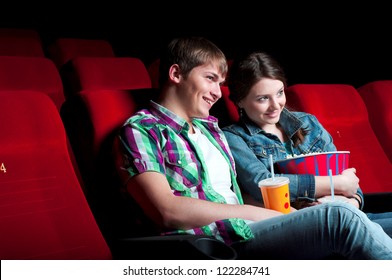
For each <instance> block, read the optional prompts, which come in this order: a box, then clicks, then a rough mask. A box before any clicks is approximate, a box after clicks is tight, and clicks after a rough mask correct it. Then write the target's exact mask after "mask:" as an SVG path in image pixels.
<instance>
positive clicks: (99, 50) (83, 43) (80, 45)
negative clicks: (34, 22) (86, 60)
mask: <svg viewBox="0 0 392 280" xmlns="http://www.w3.org/2000/svg"><path fill="white" fill-rule="evenodd" d="M48 56H49V57H50V59H51V60H53V62H54V63H55V65H56V66H57V68H58V69H60V68H61V67H62V66H63V65H64V64H66V63H67V62H68V61H70V60H71V59H73V58H75V57H86V56H87V57H95V56H96V57H114V56H115V54H114V51H113V48H112V45H111V44H110V43H109V42H108V41H106V40H101V39H81V38H59V39H57V40H56V41H54V42H53V43H52V44H50V45H49V46H48Z"/></svg>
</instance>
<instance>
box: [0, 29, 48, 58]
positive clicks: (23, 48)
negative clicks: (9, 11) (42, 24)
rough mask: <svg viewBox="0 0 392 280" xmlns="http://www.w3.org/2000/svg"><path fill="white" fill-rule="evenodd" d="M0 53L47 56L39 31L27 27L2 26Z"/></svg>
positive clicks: (0, 31) (0, 30)
mask: <svg viewBox="0 0 392 280" xmlns="http://www.w3.org/2000/svg"><path fill="white" fill-rule="evenodd" d="M0 55H10V56H37V57H44V56H45V54H44V51H43V47H42V41H41V37H40V35H39V33H38V31H37V30H34V29H25V28H20V29H19V28H0Z"/></svg>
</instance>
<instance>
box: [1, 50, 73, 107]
mask: <svg viewBox="0 0 392 280" xmlns="http://www.w3.org/2000/svg"><path fill="white" fill-rule="evenodd" d="M0 90H8V91H18V90H33V91H41V92H44V93H46V94H47V95H48V96H49V97H50V98H51V99H52V101H53V102H54V104H55V105H56V106H57V108H58V109H60V108H61V105H62V104H63V102H64V99H65V98H64V92H63V84H62V82H61V78H60V75H59V72H58V71H57V69H56V66H55V65H54V64H53V62H52V61H51V60H50V59H48V58H45V57H21V56H0Z"/></svg>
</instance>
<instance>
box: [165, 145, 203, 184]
mask: <svg viewBox="0 0 392 280" xmlns="http://www.w3.org/2000/svg"><path fill="white" fill-rule="evenodd" d="M164 156H165V169H166V176H167V177H168V180H169V181H170V183H171V185H172V186H176V187H175V188H176V189H177V190H179V191H181V190H180V188H181V186H183V187H187V188H194V187H196V186H197V185H198V182H199V168H200V167H199V166H198V164H197V163H196V162H197V161H196V158H195V156H194V154H193V153H192V152H190V151H188V150H182V151H180V150H166V151H165V153H164Z"/></svg>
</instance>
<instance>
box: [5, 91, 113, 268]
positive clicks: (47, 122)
mask: <svg viewBox="0 0 392 280" xmlns="http://www.w3.org/2000/svg"><path fill="white" fill-rule="evenodd" d="M0 100H1V102H0V116H1V118H0V131H1V137H0V165H1V168H0V209H1V211H0V216H1V218H0V227H1V230H0V259H2V260H4V259H18V260H19V259H27V260H29V259H44V260H45V259H69V260H72V259H111V258H112V256H111V252H110V250H109V247H108V246H107V243H106V241H105V239H104V238H103V236H102V234H101V232H100V229H99V227H98V226H97V223H96V221H95V219H94V216H93V215H92V212H91V210H90V208H89V205H88V203H87V201H86V198H85V196H84V194H83V191H82V189H81V187H80V185H79V182H78V180H77V177H76V175H75V172H74V169H73V166H72V163H71V159H70V157H69V153H68V150H67V140H66V134H65V130H64V127H63V123H62V120H61V118H60V115H59V112H58V111H57V110H56V107H55V106H54V104H53V102H52V101H51V100H50V98H49V97H48V96H47V95H46V94H45V93H42V92H32V91H21V92H19V93H18V94H13V93H12V92H6V91H0Z"/></svg>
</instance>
